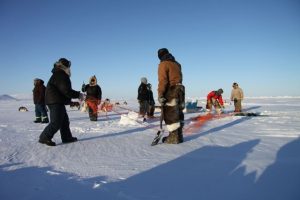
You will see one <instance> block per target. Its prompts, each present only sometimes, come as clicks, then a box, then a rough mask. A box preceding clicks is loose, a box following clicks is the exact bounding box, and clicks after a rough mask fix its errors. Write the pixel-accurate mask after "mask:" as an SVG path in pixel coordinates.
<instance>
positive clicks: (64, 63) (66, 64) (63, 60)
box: [58, 58, 71, 68]
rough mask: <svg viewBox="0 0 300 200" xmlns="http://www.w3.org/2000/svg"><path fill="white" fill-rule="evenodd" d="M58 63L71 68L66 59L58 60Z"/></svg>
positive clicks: (69, 62)
mask: <svg viewBox="0 0 300 200" xmlns="http://www.w3.org/2000/svg"><path fill="white" fill-rule="evenodd" d="M58 62H59V63H61V64H62V65H64V66H65V67H68V68H70V67H71V61H69V60H67V59H66V58H60V59H59V60H58Z"/></svg>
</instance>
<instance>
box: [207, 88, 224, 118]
mask: <svg viewBox="0 0 300 200" xmlns="http://www.w3.org/2000/svg"><path fill="white" fill-rule="evenodd" d="M222 94H223V89H222V88H220V89H218V90H216V91H211V92H210V93H208V95H207V104H206V109H207V110H208V111H209V112H210V111H211V110H212V106H214V108H215V109H216V111H217V112H218V113H220V112H221V108H224V102H223V98H222Z"/></svg>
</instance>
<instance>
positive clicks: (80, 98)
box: [78, 92, 84, 101]
mask: <svg viewBox="0 0 300 200" xmlns="http://www.w3.org/2000/svg"><path fill="white" fill-rule="evenodd" d="M78 99H79V100H80V101H83V100H84V94H83V93H81V92H80V93H79V97H78Z"/></svg>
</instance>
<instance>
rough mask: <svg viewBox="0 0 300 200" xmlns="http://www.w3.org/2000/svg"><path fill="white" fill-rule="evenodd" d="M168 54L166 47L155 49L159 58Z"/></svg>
mask: <svg viewBox="0 0 300 200" xmlns="http://www.w3.org/2000/svg"><path fill="white" fill-rule="evenodd" d="M167 54H169V50H168V49H167V48H161V49H159V50H158V51H157V55H158V58H159V59H160V60H161V59H162V57H163V56H164V55H167Z"/></svg>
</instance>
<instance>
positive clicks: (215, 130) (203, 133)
mask: <svg viewBox="0 0 300 200" xmlns="http://www.w3.org/2000/svg"><path fill="white" fill-rule="evenodd" d="M249 119H251V118H250V117H243V118H240V119H237V120H234V121H232V122H229V123H227V124H224V125H221V126H218V127H215V128H212V129H209V130H207V131H204V132H201V133H199V134H193V135H186V136H185V140H186V141H190V140H194V139H196V138H199V137H201V136H204V135H208V134H211V133H215V132H218V131H220V130H223V129H226V128H229V127H231V126H234V125H236V124H239V123H242V122H244V121H247V120H249Z"/></svg>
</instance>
